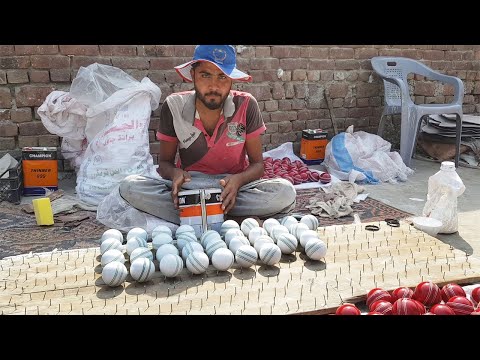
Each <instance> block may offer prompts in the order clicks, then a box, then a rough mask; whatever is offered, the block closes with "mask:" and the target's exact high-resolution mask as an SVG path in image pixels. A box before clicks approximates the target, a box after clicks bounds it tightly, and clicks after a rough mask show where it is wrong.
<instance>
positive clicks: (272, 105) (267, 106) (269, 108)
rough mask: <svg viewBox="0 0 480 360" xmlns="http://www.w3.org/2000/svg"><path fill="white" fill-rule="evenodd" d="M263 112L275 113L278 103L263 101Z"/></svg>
mask: <svg viewBox="0 0 480 360" xmlns="http://www.w3.org/2000/svg"><path fill="white" fill-rule="evenodd" d="M265 110H266V111H277V110H278V101H276V100H267V101H265Z"/></svg>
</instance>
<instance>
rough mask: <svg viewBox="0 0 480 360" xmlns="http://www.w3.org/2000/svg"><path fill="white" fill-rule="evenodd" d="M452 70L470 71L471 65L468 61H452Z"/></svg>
mask: <svg viewBox="0 0 480 360" xmlns="http://www.w3.org/2000/svg"><path fill="white" fill-rule="evenodd" d="M453 69H455V70H471V69H472V63H471V62H469V61H454V62H453Z"/></svg>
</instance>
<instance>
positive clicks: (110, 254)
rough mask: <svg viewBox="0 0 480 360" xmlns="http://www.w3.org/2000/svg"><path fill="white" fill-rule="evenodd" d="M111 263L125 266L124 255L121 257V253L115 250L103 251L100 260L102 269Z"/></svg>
mask: <svg viewBox="0 0 480 360" xmlns="http://www.w3.org/2000/svg"><path fill="white" fill-rule="evenodd" d="M112 261H118V262H121V263H122V264H125V255H123V253H122V252H121V251H120V250H117V249H110V250H107V251H105V253H104V254H103V255H102V258H101V260H100V263H101V264H102V267H104V266H105V265H107V264H109V263H111V262H112Z"/></svg>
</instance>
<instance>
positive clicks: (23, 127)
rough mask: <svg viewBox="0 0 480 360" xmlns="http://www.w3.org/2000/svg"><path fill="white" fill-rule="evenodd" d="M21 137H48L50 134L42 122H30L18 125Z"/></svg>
mask: <svg viewBox="0 0 480 360" xmlns="http://www.w3.org/2000/svg"><path fill="white" fill-rule="evenodd" d="M18 130H19V132H18V133H19V135H48V134H49V132H48V130H47V129H45V126H43V123H42V122H41V121H30V122H26V123H20V124H18Z"/></svg>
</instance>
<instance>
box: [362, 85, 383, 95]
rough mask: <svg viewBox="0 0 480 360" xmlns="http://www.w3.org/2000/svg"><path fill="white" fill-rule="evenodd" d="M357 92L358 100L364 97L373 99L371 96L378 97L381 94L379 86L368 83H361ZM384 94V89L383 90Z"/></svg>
mask: <svg viewBox="0 0 480 360" xmlns="http://www.w3.org/2000/svg"><path fill="white" fill-rule="evenodd" d="M356 90H357V94H356V96H357V98H362V97H371V96H378V95H380V94H381V92H380V91H381V89H380V86H379V85H378V84H368V83H366V84H365V83H360V84H357V86H356ZM382 93H383V89H382Z"/></svg>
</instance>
